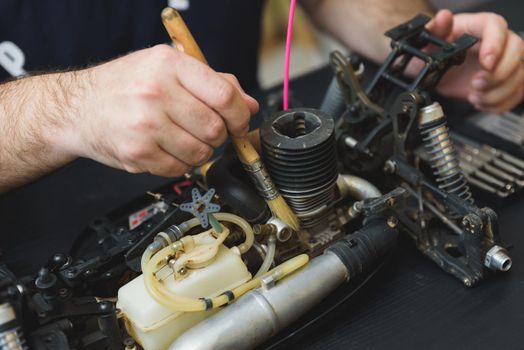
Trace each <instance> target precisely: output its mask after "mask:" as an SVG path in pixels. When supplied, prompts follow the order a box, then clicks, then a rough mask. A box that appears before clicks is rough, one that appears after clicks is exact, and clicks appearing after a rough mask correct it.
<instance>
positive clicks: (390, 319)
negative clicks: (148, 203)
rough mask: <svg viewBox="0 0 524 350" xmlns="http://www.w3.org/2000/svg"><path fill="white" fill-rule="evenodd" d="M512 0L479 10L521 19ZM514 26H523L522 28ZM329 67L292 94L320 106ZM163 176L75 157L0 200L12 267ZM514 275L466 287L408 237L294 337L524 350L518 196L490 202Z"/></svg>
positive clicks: (325, 342)
mask: <svg viewBox="0 0 524 350" xmlns="http://www.w3.org/2000/svg"><path fill="white" fill-rule="evenodd" d="M523 7H524V6H523V5H522V3H521V2H520V1H519V0H506V1H498V2H494V3H491V4H488V5H485V6H484V9H488V10H495V11H497V12H499V13H501V14H503V15H504V16H505V17H506V18H507V19H508V21H509V23H510V25H511V26H512V27H513V28H516V29H523V28H524V23H522V24H521V23H520V22H519V20H520V17H521V16H522V13H523V11H522V9H523ZM519 26H520V28H519ZM329 79H330V72H329V70H328V69H322V70H320V71H317V72H314V73H311V74H309V75H307V76H305V77H302V78H300V79H297V80H295V81H294V82H293V84H292V88H293V90H294V92H295V93H296V96H297V98H298V99H299V100H302V101H307V104H308V106H310V107H317V106H318V105H319V104H320V100H321V97H322V93H323V91H325V88H326V87H327V85H328V82H329ZM168 181H169V180H168V179H165V178H160V177H156V176H152V175H146V174H142V175H131V174H127V173H125V172H122V171H118V170H115V169H111V168H107V167H105V166H102V165H99V164H97V163H95V162H93V161H90V160H86V159H80V160H77V161H75V162H73V163H71V164H70V165H68V166H66V167H64V168H62V169H60V170H58V171H56V172H55V173H53V174H51V175H49V176H47V177H45V178H43V179H41V180H39V181H37V182H35V183H33V184H31V185H28V186H25V187H23V188H20V189H18V190H16V191H13V192H10V193H8V194H5V195H2V196H1V197H0V218H1V219H2V225H1V226H0V247H1V248H2V249H3V250H4V253H5V256H6V258H7V260H8V261H9V263H10V266H11V267H13V268H14V270H15V271H18V272H29V271H35V270H34V269H36V268H37V267H38V266H41V264H42V263H44V262H45V261H46V259H48V258H49V257H50V256H51V254H53V253H54V252H65V251H67V250H68V249H69V248H70V246H71V244H72V242H73V241H74V239H75V238H76V236H77V235H78V234H79V233H80V232H81V231H82V229H83V228H84V227H85V226H86V224H87V222H89V221H90V220H92V219H94V218H96V217H97V216H100V215H103V214H105V213H107V212H108V211H110V210H112V209H114V208H116V207H119V206H121V205H123V204H124V203H126V202H127V201H130V200H131V199H133V198H135V197H136V196H138V195H141V194H142V193H144V192H145V191H147V190H150V189H152V188H155V187H157V186H160V185H162V184H165V183H167V182H168ZM479 204H481V205H490V206H492V207H494V209H496V211H497V212H498V214H499V222H500V230H501V232H502V235H503V237H504V239H505V241H507V242H510V243H512V244H513V246H514V248H513V249H512V250H511V254H512V256H513V260H514V264H513V267H512V269H511V272H509V273H507V274H504V275H501V276H499V277H497V278H493V279H491V280H487V281H485V282H483V283H482V284H481V285H479V286H478V287H475V288H466V287H464V286H463V285H462V284H461V283H460V282H459V281H458V280H456V279H455V278H453V277H452V276H450V275H448V274H446V273H444V272H443V271H442V270H440V269H439V268H438V267H437V266H436V265H435V264H434V263H432V262H431V261H429V260H427V259H426V258H425V257H423V256H422V255H421V254H420V253H419V252H418V251H417V250H416V249H415V247H414V246H413V244H412V243H411V242H410V241H409V240H408V239H407V238H401V239H400V244H399V247H398V249H397V250H396V251H395V252H394V255H393V256H392V258H391V259H390V260H389V262H388V264H387V266H385V267H384V268H383V269H382V270H381V271H380V273H379V274H378V275H377V276H375V277H374V278H373V279H372V281H371V282H370V283H368V285H366V287H365V288H364V290H362V291H361V292H360V293H358V294H357V295H356V297H354V298H352V299H351V301H350V302H348V303H346V304H344V306H342V307H340V308H338V309H337V310H336V311H335V312H333V313H332V314H331V315H330V316H329V317H327V318H324V319H323V320H322V321H320V323H319V324H318V325H317V326H316V327H313V328H312V330H311V331H308V332H304V333H301V334H300V335H299V336H298V337H296V339H295V342H294V343H293V347H297V348H305V349H321V348H322V349H325V348H337V349H346V348H355V349H418V348H424V349H469V348H475V349H493V348H505V349H524V262H523V261H524V237H523V232H522V227H524V198H518V199H516V200H515V201H513V202H512V203H510V204H509V205H506V206H504V207H496V206H494V205H493V203H479Z"/></svg>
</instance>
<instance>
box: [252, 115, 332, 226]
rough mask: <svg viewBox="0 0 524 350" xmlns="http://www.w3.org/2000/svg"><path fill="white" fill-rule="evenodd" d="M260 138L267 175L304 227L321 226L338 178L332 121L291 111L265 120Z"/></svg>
mask: <svg viewBox="0 0 524 350" xmlns="http://www.w3.org/2000/svg"><path fill="white" fill-rule="evenodd" d="M260 138H261V143H262V155H263V159H264V162H265V164H266V167H267V169H268V172H269V174H270V175H271V178H272V179H273V181H274V183H275V185H276V186H277V187H278V189H279V191H280V193H281V194H282V196H284V198H285V199H286V201H287V202H288V204H289V205H290V206H291V207H292V209H293V210H294V211H295V213H296V214H297V216H298V218H299V219H300V222H301V225H302V227H304V228H311V227H315V226H316V225H318V224H320V223H322V222H323V219H325V218H326V217H327V216H328V215H329V214H330V213H331V212H332V207H330V204H332V203H333V198H334V186H335V183H336V180H337V177H338V169H337V156H336V143H335V123H334V121H333V119H332V118H331V117H330V116H329V115H327V114H326V113H324V112H322V111H319V110H316V109H307V108H296V109H290V110H287V111H283V112H280V113H277V114H275V115H273V116H272V117H270V118H268V119H266V120H265V121H264V123H263V125H262V127H261V128H260Z"/></svg>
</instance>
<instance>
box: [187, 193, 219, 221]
mask: <svg viewBox="0 0 524 350" xmlns="http://www.w3.org/2000/svg"><path fill="white" fill-rule="evenodd" d="M214 195H215V189H214V188H210V189H209V190H208V191H207V192H206V194H204V195H203V196H202V195H200V191H198V188H196V187H195V188H193V189H192V190H191V196H192V198H193V201H192V202H190V203H182V204H180V210H182V211H185V212H188V213H191V214H193V215H194V216H195V217H196V218H197V219H198V221H200V225H202V227H203V228H207V227H208V226H209V214H211V213H216V212H218V211H220V205H218V204H214V203H211V200H212V199H213V196H214Z"/></svg>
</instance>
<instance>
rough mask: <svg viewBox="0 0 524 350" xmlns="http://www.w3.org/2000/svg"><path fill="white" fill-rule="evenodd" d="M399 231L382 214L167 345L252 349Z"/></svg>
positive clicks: (366, 264) (370, 259)
mask: <svg viewBox="0 0 524 350" xmlns="http://www.w3.org/2000/svg"><path fill="white" fill-rule="evenodd" d="M396 237H397V231H396V230H395V228H394V227H391V225H388V224H387V223H386V222H385V221H384V219H383V218H380V219H375V220H373V221H371V222H368V224H367V225H366V226H365V227H363V228H362V229H361V230H359V231H357V232H355V233H354V234H351V235H349V236H348V237H346V238H344V239H342V240H340V241H339V242H337V243H336V244H334V245H333V246H332V247H331V248H329V249H328V250H326V252H325V253H324V254H323V255H320V256H318V257H316V258H314V259H312V260H311V261H310V262H309V264H308V265H307V266H306V267H304V268H303V269H302V270H300V271H297V272H296V273H294V274H293V275H291V276H289V277H287V278H285V279H284V280H282V281H280V282H278V284H275V285H273V281H264V283H263V287H261V288H258V289H255V290H253V291H251V292H249V293H247V294H246V295H244V296H243V297H241V298H240V299H239V300H237V301H236V302H235V303H233V304H231V305H229V306H227V307H226V308H225V309H224V310H222V311H220V312H218V313H217V314H215V315H213V316H211V317H209V318H208V319H206V320H204V321H202V322H201V323H199V324H197V325H196V326H194V327H193V328H191V329H190V330H188V331H187V332H185V333H184V334H182V335H181V336H180V337H179V338H177V340H175V342H174V343H172V344H171V346H170V347H169V350H177V349H251V348H254V347H255V346H257V345H259V344H261V343H263V342H264V341H266V340H267V339H269V338H270V337H271V336H273V335H275V334H276V333H278V332H279V331H280V330H281V329H283V328H284V327H286V326H288V325H289V324H291V323H292V322H293V321H295V320H296V319H298V318H299V317H300V316H302V315H303V314H305V313H306V312H307V311H308V310H309V309H311V308H312V307H313V306H314V305H316V304H318V303H319V302H320V301H322V300H323V299H325V298H326V297H327V296H328V295H329V294H330V293H331V292H332V291H333V290H335V289H336V288H337V287H338V286H339V285H341V284H342V283H344V282H347V281H349V279H350V278H353V277H355V276H357V275H359V274H361V273H363V272H366V271H367V270H368V269H369V268H370V267H372V266H373V265H374V264H375V263H376V262H377V261H378V260H379V259H380V258H382V257H384V255H385V254H386V253H387V252H388V251H389V250H390V249H391V248H392V247H393V245H394V243H395V241H396Z"/></svg>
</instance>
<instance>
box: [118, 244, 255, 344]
mask: <svg viewBox="0 0 524 350" xmlns="http://www.w3.org/2000/svg"><path fill="white" fill-rule="evenodd" d="M237 252H238V250H237V249H236V248H233V249H229V248H227V247H225V246H224V245H220V247H219V249H218V253H217V255H216V258H215V259H214V260H213V262H212V263H211V264H209V265H208V266H206V267H203V268H199V269H190V270H189V271H188V276H187V277H185V278H184V279H182V280H179V281H175V279H174V276H171V277H169V278H167V279H166V280H165V281H164V283H165V286H166V287H167V288H168V289H169V290H171V291H173V292H174V293H176V294H178V295H181V296H186V297H193V298H201V297H213V296H216V295H218V294H220V293H222V292H223V291H225V290H228V289H233V288H235V287H237V286H239V285H241V284H243V283H245V282H246V281H248V280H250V279H251V274H250V273H249V271H248V270H247V268H246V265H245V264H244V263H243V262H242V259H241V258H240V256H239V255H238V253H237ZM117 307H118V308H119V309H120V310H121V311H122V312H123V314H124V317H125V321H126V328H127V331H128V332H129V334H130V335H131V336H132V337H133V338H134V339H135V340H136V341H137V342H138V343H139V344H140V345H141V346H142V347H143V348H144V349H145V350H163V349H166V348H167V347H168V346H169V345H170V344H171V343H172V342H173V341H174V340H175V339H176V338H177V337H178V336H179V335H180V334H182V333H183V332H184V331H186V330H187V329H189V328H190V327H192V326H193V325H195V324H196V323H198V322H200V321H201V320H203V319H205V318H207V317H209V316H211V315H212V314H214V313H215V310H216V309H215V310H209V311H198V312H173V311H171V310H169V309H167V308H165V307H163V306H162V305H160V304H158V303H157V302H156V301H155V300H154V299H153V298H152V297H151V296H150V295H149V294H148V292H147V290H146V288H145V285H144V277H143V275H140V276H138V277H137V278H135V279H134V280H132V281H131V282H129V283H128V284H126V285H125V286H123V287H122V288H120V290H119V291H118V302H117Z"/></svg>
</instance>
